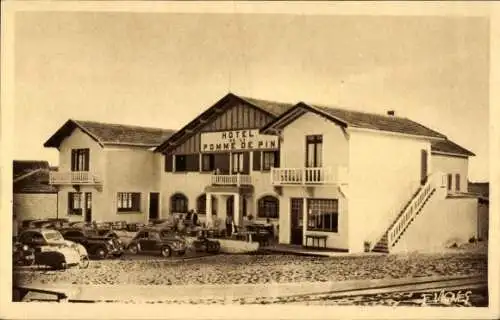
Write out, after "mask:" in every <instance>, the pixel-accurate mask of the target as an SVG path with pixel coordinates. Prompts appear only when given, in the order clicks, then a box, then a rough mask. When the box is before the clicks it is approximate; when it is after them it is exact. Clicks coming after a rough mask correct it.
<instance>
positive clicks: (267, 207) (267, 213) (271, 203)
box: [257, 196, 279, 218]
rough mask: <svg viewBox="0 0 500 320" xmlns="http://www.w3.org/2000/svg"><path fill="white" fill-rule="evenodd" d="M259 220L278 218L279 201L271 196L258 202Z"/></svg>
mask: <svg viewBox="0 0 500 320" xmlns="http://www.w3.org/2000/svg"><path fill="white" fill-rule="evenodd" d="M258 208H259V211H258V212H257V217H259V218H278V217H279V200H278V199H277V198H275V197H273V196H265V197H262V198H260V199H259V201H258Z"/></svg>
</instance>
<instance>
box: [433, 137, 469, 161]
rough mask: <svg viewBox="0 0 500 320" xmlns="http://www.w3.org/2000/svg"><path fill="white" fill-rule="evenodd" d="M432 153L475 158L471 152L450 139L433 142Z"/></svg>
mask: <svg viewBox="0 0 500 320" xmlns="http://www.w3.org/2000/svg"><path fill="white" fill-rule="evenodd" d="M431 150H432V153H438V154H439V153H442V154H449V155H461V156H467V157H468V156H475V154H474V153H472V152H471V151H469V150H467V149H465V148H463V147H461V146H459V145H458V144H456V143H455V142H453V141H450V140H448V139H446V140H441V141H433V142H432V144H431Z"/></svg>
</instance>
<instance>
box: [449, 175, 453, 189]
mask: <svg viewBox="0 0 500 320" xmlns="http://www.w3.org/2000/svg"><path fill="white" fill-rule="evenodd" d="M452 180H453V175H452V174H451V173H449V174H448V191H451V186H452Z"/></svg>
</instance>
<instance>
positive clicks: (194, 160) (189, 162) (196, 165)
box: [186, 154, 200, 172]
mask: <svg viewBox="0 0 500 320" xmlns="http://www.w3.org/2000/svg"><path fill="white" fill-rule="evenodd" d="M186 171H191V172H196V171H200V161H199V156H198V155H197V154H189V155H187V156H186Z"/></svg>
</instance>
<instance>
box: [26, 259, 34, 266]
mask: <svg viewBox="0 0 500 320" xmlns="http://www.w3.org/2000/svg"><path fill="white" fill-rule="evenodd" d="M34 264H35V259H26V260H24V265H25V266H32V265H34Z"/></svg>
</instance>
